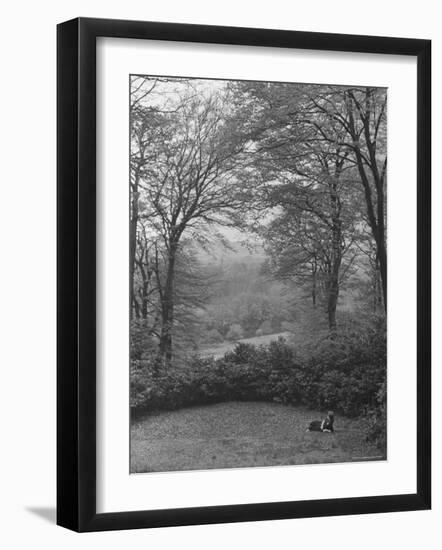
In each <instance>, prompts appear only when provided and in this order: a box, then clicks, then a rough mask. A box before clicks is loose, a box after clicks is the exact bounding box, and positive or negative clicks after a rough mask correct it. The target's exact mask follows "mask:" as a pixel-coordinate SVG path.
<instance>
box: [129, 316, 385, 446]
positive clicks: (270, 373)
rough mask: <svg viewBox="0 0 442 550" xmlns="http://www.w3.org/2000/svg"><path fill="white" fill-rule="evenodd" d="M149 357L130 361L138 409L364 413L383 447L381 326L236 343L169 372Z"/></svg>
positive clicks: (187, 359)
mask: <svg viewBox="0 0 442 550" xmlns="http://www.w3.org/2000/svg"><path fill="white" fill-rule="evenodd" d="M157 368H158V366H156V365H155V364H154V362H153V361H152V360H134V361H132V365H131V407H132V410H133V411H134V412H139V411H152V410H155V409H177V408H180V407H185V406H192V405H201V404H208V403H216V402H222V401H230V400H244V401H245V400H262V401H277V402H281V403H288V404H294V405H297V404H300V405H305V406H307V407H311V408H315V409H320V410H326V409H333V410H335V411H336V412H340V413H342V414H344V415H346V416H350V417H351V416H358V415H361V414H366V415H367V416H368V419H369V420H368V421H369V437H370V439H371V440H373V441H375V442H376V443H377V444H378V445H379V446H380V447H382V446H383V445H384V446H385V426H386V390H385V381H386V341H385V328H384V326H383V325H382V324H379V325H376V324H374V325H369V326H366V327H363V329H355V328H354V326H353V327H352V328H351V329H349V330H347V331H346V332H344V333H343V334H341V335H340V336H339V337H336V338H334V339H331V338H324V339H323V340H321V341H319V342H314V343H310V344H305V345H303V346H302V348H300V349H296V350H295V349H293V347H291V346H290V345H288V344H287V343H286V342H285V341H284V340H283V339H280V340H278V341H276V342H272V343H271V344H270V345H269V346H267V347H264V346H260V347H255V346H253V345H251V344H245V343H238V344H237V345H236V346H235V348H234V350H233V351H231V352H228V353H226V354H225V355H224V357H223V358H221V359H217V360H215V359H213V358H201V357H198V356H189V357H184V358H181V361H180V364H179V365H173V366H171V367H169V368H168V369H167V370H166V371H164V370H159V371H158V370H157Z"/></svg>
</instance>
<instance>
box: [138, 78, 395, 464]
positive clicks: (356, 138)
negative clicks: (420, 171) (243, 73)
mask: <svg viewBox="0 0 442 550" xmlns="http://www.w3.org/2000/svg"><path fill="white" fill-rule="evenodd" d="M129 94H130V102H129V103H130V230H129V239H130V242H129V256H130V257H129V261H130V265H129V274H130V297H129V299H130V392H131V395H130V406H131V437H130V471H131V473H142V472H159V471H182V470H206V469H212V468H243V467H254V466H259V467H262V466H283V465H296V464H319V463H333V462H336V463H343V462H355V461H356V462H362V461H373V460H385V459H386V457H387V441H386V433H387V429H386V428H387V417H386V412H387V386H386V375H387V364H386V308H387V244H386V243H387V226H386V220H387V216H386V204H387V200H386V199H387V89H386V88H377V87H370V86H354V87H352V86H336V85H327V84H308V83H299V84H298V83H291V82H290V83H284V82H260V81H238V80H236V81H233V80H210V79H203V78H201V79H196V78H182V77H179V78H177V77H171V76H150V75H142V74H134V75H130V83H129Z"/></svg>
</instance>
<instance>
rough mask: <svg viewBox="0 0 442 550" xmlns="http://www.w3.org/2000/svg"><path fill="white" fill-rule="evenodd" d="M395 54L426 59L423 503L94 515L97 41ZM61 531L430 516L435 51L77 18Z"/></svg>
mask: <svg viewBox="0 0 442 550" xmlns="http://www.w3.org/2000/svg"><path fill="white" fill-rule="evenodd" d="M97 37H116V38H133V39H151V40H167V41H182V42H196V43H208V44H209V43H210V44H230V45H247V46H268V47H274V48H278V47H284V48H302V49H309V50H324V51H336V52H358V53H377V54H396V55H404V56H414V57H416V58H417V86H418V89H417V118H418V119H417V281H418V282H417V327H418V328H417V357H416V365H417V395H416V399H417V471H416V476H417V492H416V493H415V494H397V495H385V496H373V497H361V498H337V499H326V500H310V501H293V502H271V503H259V504H241V505H227V506H209V507H199V508H181V509H166V510H140V511H131V512H117V513H97V512H96V477H97V467H96V433H97V430H96V323H97V315H96V253H97V246H96V242H95V239H94V236H95V235H96V206H97V205H96V39H97ZM57 45H58V60H57V70H58V76H57V92H58V100H57V118H58V122H57V138H58V148H57V159H58V168H57V179H58V201H57V207H58V243H57V253H58V262H57V281H58V291H57V322H58V336H57V347H58V351H57V363H58V367H57V415H58V419H57V437H58V443H57V523H58V524H59V525H61V526H64V527H66V528H69V529H72V530H75V531H79V532H83V531H104V530H111V529H134V528H146V527H162V526H175V525H194V524H209V523H224V522H242V521H256V520H273V519H284V518H302V517H318V516H328V515H346V514H367V513H379V512H396V511H409V510H424V509H429V508H430V506H431V440H430V437H431V418H430V410H431V391H430V390H431V379H430V378H431V373H430V359H431V357H430V353H431V352H430V349H431V341H430V338H431V333H430V322H431V321H430V316H431V313H430V312H431V307H430V306H431V295H430V276H431V272H430V268H431V260H430V254H431V252H430V251H431V240H430V224H431V221H430V214H431V208H430V201H431V188H430V164H431V119H430V115H431V86H430V83H431V41H429V40H416V39H408V38H387V37H376V36H352V35H338V34H324V33H311V32H295V31H283V30H263V29H253V28H233V27H232V28H230V27H219V26H203V25H187V24H171V23H158V22H140V21H120V20H108V19H89V18H79V19H74V20H71V21H67V22H64V23H61V24H60V25H58V28H57Z"/></svg>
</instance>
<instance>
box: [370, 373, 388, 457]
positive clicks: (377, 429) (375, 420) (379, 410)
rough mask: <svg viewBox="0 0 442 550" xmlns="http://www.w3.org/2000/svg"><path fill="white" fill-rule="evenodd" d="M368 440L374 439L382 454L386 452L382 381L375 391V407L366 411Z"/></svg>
mask: <svg viewBox="0 0 442 550" xmlns="http://www.w3.org/2000/svg"><path fill="white" fill-rule="evenodd" d="M368 425H369V429H368V436H367V439H368V440H369V441H374V443H376V445H377V446H378V448H379V449H381V451H383V453H384V454H386V452H387V384H386V381H384V382H383V384H382V385H381V387H380V388H379V390H378V392H377V393H376V407H374V408H372V409H369V411H368Z"/></svg>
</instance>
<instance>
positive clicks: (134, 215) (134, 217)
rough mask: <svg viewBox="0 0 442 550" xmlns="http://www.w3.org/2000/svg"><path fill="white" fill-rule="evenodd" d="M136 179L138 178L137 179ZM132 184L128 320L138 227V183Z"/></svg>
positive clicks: (132, 305) (131, 306)
mask: <svg viewBox="0 0 442 550" xmlns="http://www.w3.org/2000/svg"><path fill="white" fill-rule="evenodd" d="M137 179H138V178H137ZM137 179H136V182H135V183H134V186H133V188H132V201H131V216H130V227H129V285H130V288H129V293H130V294H129V300H130V318H131V319H132V317H133V308H134V299H135V293H134V286H135V281H134V278H135V253H136V249H137V226H138V182H137Z"/></svg>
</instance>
